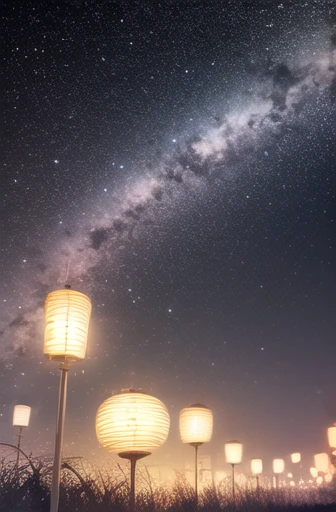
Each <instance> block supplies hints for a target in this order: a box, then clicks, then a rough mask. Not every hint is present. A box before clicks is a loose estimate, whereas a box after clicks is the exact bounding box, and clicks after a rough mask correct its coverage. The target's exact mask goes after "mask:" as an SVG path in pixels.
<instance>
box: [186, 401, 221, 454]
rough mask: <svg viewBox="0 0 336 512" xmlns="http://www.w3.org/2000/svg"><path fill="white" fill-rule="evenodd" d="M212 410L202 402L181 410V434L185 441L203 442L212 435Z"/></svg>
mask: <svg viewBox="0 0 336 512" xmlns="http://www.w3.org/2000/svg"><path fill="white" fill-rule="evenodd" d="M212 425H213V417H212V412H211V410H210V409H209V408H208V407H206V406H205V405H202V404H194V405H191V406H190V407H186V408H185V409H182V411H181V412H180V436H181V440H182V442H183V443H187V444H199V445H200V444H203V443H207V442H209V441H210V439H211V436H212Z"/></svg>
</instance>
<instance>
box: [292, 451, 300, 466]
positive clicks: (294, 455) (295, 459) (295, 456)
mask: <svg viewBox="0 0 336 512" xmlns="http://www.w3.org/2000/svg"><path fill="white" fill-rule="evenodd" d="M291 460H292V462H293V464H297V463H298V462H300V461H301V453H292V455H291Z"/></svg>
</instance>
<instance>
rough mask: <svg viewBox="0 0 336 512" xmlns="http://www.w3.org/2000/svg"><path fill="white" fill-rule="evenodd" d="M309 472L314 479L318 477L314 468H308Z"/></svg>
mask: <svg viewBox="0 0 336 512" xmlns="http://www.w3.org/2000/svg"><path fill="white" fill-rule="evenodd" d="M309 472H310V474H311V476H312V477H313V478H316V477H317V476H318V471H317V469H316V468H315V467H312V468H309Z"/></svg>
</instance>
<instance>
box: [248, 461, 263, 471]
mask: <svg viewBox="0 0 336 512" xmlns="http://www.w3.org/2000/svg"><path fill="white" fill-rule="evenodd" d="M262 470H263V462H262V460H261V459H251V471H252V474H253V475H261V473H262Z"/></svg>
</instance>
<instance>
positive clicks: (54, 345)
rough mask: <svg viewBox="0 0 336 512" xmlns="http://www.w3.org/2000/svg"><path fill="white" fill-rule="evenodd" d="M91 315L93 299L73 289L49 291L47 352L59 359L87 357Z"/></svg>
mask: <svg viewBox="0 0 336 512" xmlns="http://www.w3.org/2000/svg"><path fill="white" fill-rule="evenodd" d="M90 314H91V302H90V299H89V298H88V297H87V296H86V295H84V294H83V293H80V292H76V291H74V290H71V289H70V288H64V289H62V290H56V291H54V292H51V293H49V295H48V296H47V299H46V302H45V317H46V327H45V336H44V353H45V354H47V355H48V356H49V358H50V359H55V360H57V361H64V360H67V361H69V362H71V361H77V360H79V359H84V358H85V354H86V345H87V337H88V328H89V321H90Z"/></svg>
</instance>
